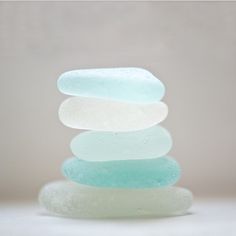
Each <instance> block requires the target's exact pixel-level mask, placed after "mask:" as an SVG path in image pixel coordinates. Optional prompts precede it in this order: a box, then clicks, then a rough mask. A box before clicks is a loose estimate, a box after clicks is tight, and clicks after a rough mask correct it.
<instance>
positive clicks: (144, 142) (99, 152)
mask: <svg viewBox="0 0 236 236" xmlns="http://www.w3.org/2000/svg"><path fill="white" fill-rule="evenodd" d="M70 147H71V151H72V152H73V154H74V155H75V156H76V157H79V158H80V159H83V160H87V161H114V160H134V159H147V157H148V158H149V159H151V158H157V157H161V156H165V155H166V154H167V153H168V152H169V151H170V149H171V147H172V138H171V135H170V133H169V132H168V131H167V130H166V129H165V128H163V127H161V126H160V125H155V126H152V127H151V128H148V129H144V130H139V131H134V132H119V133H115V132H102V131H101V132H96V131H86V132H83V133H81V134H79V135H77V136H76V137H75V138H74V139H73V140H72V141H71V145H70Z"/></svg>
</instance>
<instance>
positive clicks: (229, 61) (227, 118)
mask: <svg viewBox="0 0 236 236" xmlns="http://www.w3.org/2000/svg"><path fill="white" fill-rule="evenodd" d="M235 29H236V3H234V2H231V3H229V2H228V3H227V2H225V3H223V2H210V3H209V2H147V3H144V2H130V3H129V2H128V3H127V2H126V3H125V2H110V3H109V2H97V3H95V2H18V3H16V2H15V3H14V2H1V3H0V63H1V64H0V65H1V69H0V107H1V109H0V117H1V122H0V128H1V129H0V130H1V132H0V140H1V143H0V145H1V146H0V161H1V165H0V166H1V167H0V169H1V170H0V193H1V196H0V197H1V198H5V199H11V198H33V197H36V196H37V193H38V190H39V188H40V187H41V186H42V185H43V184H45V183H46V182H49V181H51V180H55V179H60V178H63V177H62V175H61V173H60V166H61V163H62V162H63V160H65V159H66V158H68V157H70V156H71V155H72V154H71V152H70V150H69V142H70V140H71V139H72V138H73V137H74V135H75V134H77V131H76V130H72V129H69V128H66V127H63V125H62V124H61V123H60V122H59V120H58V117H57V110H58V106H59V104H60V103H61V102H62V101H63V100H64V99H65V98H66V96H64V95H62V94H60V93H59V92H58V91H57V88H56V80H57V78H58V76H59V75H60V74H61V73H62V72H64V71H68V70H71V69H79V68H94V67H121V66H137V67H144V68H146V69H149V70H150V71H152V72H153V73H154V74H155V75H156V76H157V77H159V78H160V79H161V80H162V81H163V82H164V83H165V85H166V88H167V94H166V96H165V98H164V101H165V102H166V103H167V104H168V105H169V116H168V118H167V120H166V121H165V122H164V123H163V125H164V126H165V127H166V128H167V129H168V130H169V131H170V132H171V134H172V136H173V139H174V147H173V149H172V151H171V153H170V154H171V155H172V156H173V157H175V158H176V159H177V161H178V162H179V163H180V165H181V166H182V170H183V174H182V178H181V181H180V182H179V183H178V184H179V185H180V186H185V187H187V188H190V189H191V190H192V191H193V192H194V193H195V195H199V196H201V195H232V194H235V193H236V188H235V186H236V171H235V166H236V158H235V151H236V145H235V140H236V134H235V133H236V130H235V128H236V125H235V120H236V119H235V118H236V111H235V99H236V93H235V88H236V77H235V75H236V64H235V61H236V30H235Z"/></svg>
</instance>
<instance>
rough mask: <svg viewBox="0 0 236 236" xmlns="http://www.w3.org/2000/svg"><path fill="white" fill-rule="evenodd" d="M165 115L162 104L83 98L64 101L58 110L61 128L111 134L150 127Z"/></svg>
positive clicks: (165, 107)
mask: <svg viewBox="0 0 236 236" xmlns="http://www.w3.org/2000/svg"><path fill="white" fill-rule="evenodd" d="M167 114H168V107H167V105H166V104H165V103H163V102H155V103H150V104H139V103H124V102H117V101H116V102H114V101H109V100H104V99H96V98H86V97H72V98H68V99H67V100H65V101H64V102H63V103H62V104H61V106H60V108H59V118H60V120H61V122H62V123H63V124H64V125H65V126H68V127H71V128H75V129H90V130H97V131H114V132H115V131H117V132H119V131H134V130H140V129H145V128H148V127H151V126H153V125H155V124H158V123H160V122H161V121H163V120H164V119H165V118H166V116H167Z"/></svg>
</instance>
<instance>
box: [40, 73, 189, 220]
mask: <svg viewBox="0 0 236 236" xmlns="http://www.w3.org/2000/svg"><path fill="white" fill-rule="evenodd" d="M58 88H59V90H60V91H61V92H62V93H64V94H67V95H70V96H74V97H70V98H68V99H67V100H65V101H64V102H63V103H62V104H61V106H60V109H59V118H60V120H61V121H62V123H63V124H64V125H66V126H68V127H70V128H74V129H83V130H89V131H84V132H82V133H80V134H79V135H77V136H76V137H74V138H73V139H72V141H71V145H70V147H71V151H72V153H73V154H74V157H73V158H71V159H68V160H66V161H65V163H64V164H63V166H62V171H63V174H64V175H65V176H66V177H67V178H68V179H69V181H59V182H53V183H50V184H47V185H46V186H45V187H44V188H43V189H42V190H41V192H40V196H39V199H40V202H41V204H42V205H43V206H44V207H45V208H46V209H48V210H49V211H50V212H52V213H55V214H58V215H63V216H68V217H84V218H85V217H86V218H88V217H89V218H101V217H144V216H171V215H181V214H184V213H186V211H187V210H188V208H189V207H190V206H191V203H192V194H191V192H190V191H188V190H187V189H183V188H179V187H173V186H172V185H174V184H175V183H176V182H177V181H178V180H179V178H180V167H179V165H178V163H177V162H176V161H175V160H174V159H173V158H171V157H169V156H167V153H168V152H169V151H170V149H171V147H172V139H171V136H170V134H169V132H168V131H167V130H166V129H165V128H163V127H161V126H160V125H158V123H160V122H161V121H163V120H164V119H165V118H166V116H167V113H168V108H167V105H166V104H165V103H163V102H160V100H161V99H162V98H163V96H164V93H165V88H164V85H163V84H162V82H161V81H160V80H158V79H157V78H156V77H154V76H153V75H152V74H151V73H150V72H148V71H146V70H144V69H140V68H114V69H87V70H75V71H70V72H66V73H64V74H62V75H61V76H60V78H59V80H58Z"/></svg>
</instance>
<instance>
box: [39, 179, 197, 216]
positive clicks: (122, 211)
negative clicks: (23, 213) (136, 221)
mask: <svg viewBox="0 0 236 236" xmlns="http://www.w3.org/2000/svg"><path fill="white" fill-rule="evenodd" d="M192 199H193V197H192V193H191V192H190V191H189V190H187V189H184V188H179V187H165V188H152V189H114V188H112V189H107V188H95V187H89V186H84V185H80V184H76V183H72V182H67V181H59V182H52V183H49V184H47V185H46V186H44V187H43V188H42V190H41V192H40V194H39V201H40V203H41V205H42V206H43V207H44V208H46V209H47V210H48V211H49V212H51V213H53V214H56V215H61V216H67V217H77V218H121V217H151V216H152V217H155V216H156V217H160V216H174V215H183V214H186V212H187V210H188V209H189V208H190V207H191V205H192Z"/></svg>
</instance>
